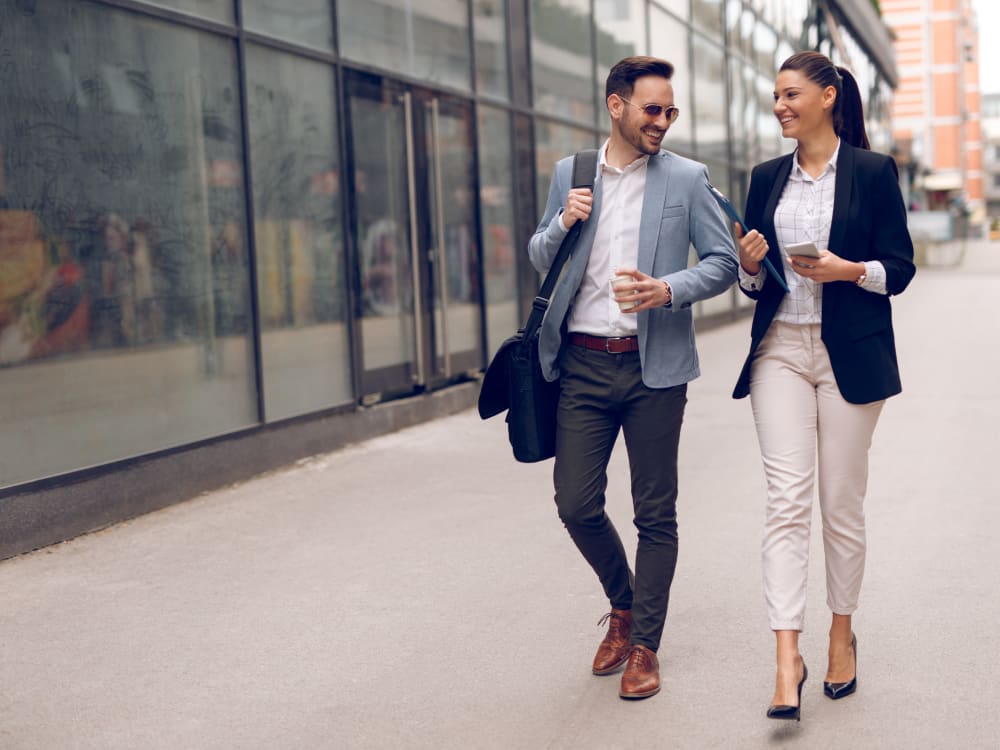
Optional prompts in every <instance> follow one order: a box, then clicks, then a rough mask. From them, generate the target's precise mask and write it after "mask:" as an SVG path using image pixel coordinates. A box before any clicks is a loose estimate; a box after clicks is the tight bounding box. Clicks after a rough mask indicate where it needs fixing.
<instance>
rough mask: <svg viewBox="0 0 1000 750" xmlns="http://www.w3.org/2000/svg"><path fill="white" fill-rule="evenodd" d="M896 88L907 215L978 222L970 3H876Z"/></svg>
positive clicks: (979, 160)
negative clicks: (954, 215)
mask: <svg viewBox="0 0 1000 750" xmlns="http://www.w3.org/2000/svg"><path fill="white" fill-rule="evenodd" d="M881 8H882V14H883V19H884V21H885V23H886V25H887V26H889V28H890V29H891V30H892V32H893V35H894V46H895V51H896V62H897V69H898V73H899V87H898V89H897V90H896V95H895V97H894V100H893V135H894V140H895V143H896V156H897V161H898V162H899V164H900V167H901V168H903V169H904V170H905V171H906V172H907V173H908V174H907V175H906V178H907V179H904V180H903V181H904V183H908V184H904V189H905V190H907V191H908V200H909V203H910V205H911V207H913V208H919V209H929V210H945V209H948V208H955V207H958V206H963V205H964V206H966V207H967V208H968V210H969V211H970V212H971V214H972V219H973V220H974V221H975V220H976V219H979V218H981V217H982V214H983V209H984V203H983V197H984V196H983V147H982V135H981V130H980V124H981V123H980V114H981V112H980V107H981V105H980V96H979V54H978V51H979V50H978V44H979V41H978V40H979V30H978V26H977V21H976V15H975V12H974V11H973V9H972V3H971V0H881Z"/></svg>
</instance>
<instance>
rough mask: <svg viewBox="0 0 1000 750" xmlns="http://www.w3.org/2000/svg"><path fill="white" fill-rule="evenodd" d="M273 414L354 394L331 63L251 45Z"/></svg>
mask: <svg viewBox="0 0 1000 750" xmlns="http://www.w3.org/2000/svg"><path fill="white" fill-rule="evenodd" d="M247 80H248V85H247V88H248V90H249V112H250V144H251V145H250V148H251V152H250V156H251V163H252V165H253V188H254V236H255V239H256V253H257V294H258V299H259V303H258V310H259V313H260V322H261V361H262V364H263V380H264V411H265V415H266V416H267V419H268V420H272V419H278V418H281V417H288V416H292V415H296V414H302V413H305V412H309V411H316V410H318V409H322V408H324V407H329V406H334V405H336V404H341V403H345V402H348V401H351V400H352V399H353V394H352V387H351V360H350V346H349V341H348V335H347V326H346V323H345V312H346V301H345V276H344V251H343V233H342V226H341V223H342V222H341V212H340V187H341V185H340V177H341V176H340V166H339V164H338V159H337V153H338V151H337V143H338V136H337V122H336V117H335V114H334V111H335V109H334V102H335V97H334V93H335V89H334V86H335V82H334V75H333V69H332V68H331V67H329V66H327V65H324V64H321V63H315V62H311V61H309V60H304V59H301V58H296V57H292V56H290V55H286V54H283V53H279V52H273V51H269V50H266V49H262V48H259V47H254V46H250V47H248V50H247Z"/></svg>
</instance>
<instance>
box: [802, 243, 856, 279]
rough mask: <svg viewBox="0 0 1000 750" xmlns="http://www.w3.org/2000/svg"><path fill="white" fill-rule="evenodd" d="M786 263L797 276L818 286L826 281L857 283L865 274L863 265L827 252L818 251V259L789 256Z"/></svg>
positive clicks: (806, 256) (804, 256) (805, 256)
mask: <svg viewBox="0 0 1000 750" xmlns="http://www.w3.org/2000/svg"><path fill="white" fill-rule="evenodd" d="M788 262H789V263H790V264H791V266H792V270H793V271H795V273H797V274H798V275H799V276H802V277H803V278H806V279H812V280H813V281H815V282H818V283H820V284H823V283H826V282H828V281H857V280H858V279H859V278H860V277H861V276H862V275H863V274H864V272H865V264H864V263H855V262H854V261H850V260H844V259H843V258H841V257H840V256H839V255H837V254H836V253H832V252H830V251H829V250H820V251H819V257H818V258H810V257H809V256H808V255H790V256H788Z"/></svg>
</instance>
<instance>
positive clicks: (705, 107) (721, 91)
mask: <svg viewBox="0 0 1000 750" xmlns="http://www.w3.org/2000/svg"><path fill="white" fill-rule="evenodd" d="M693 37H694V59H695V66H694V108H695V126H694V137H695V142H696V143H697V145H698V151H697V153H698V159H699V160H700V161H705V160H711V159H719V160H722V159H726V158H727V153H728V152H727V149H726V143H727V141H728V132H727V130H726V107H727V105H726V63H725V58H724V57H723V54H722V48H721V47H717V46H716V45H714V44H712V43H711V42H709V41H708V40H706V39H705V38H704V37H702V36H701V35H700V34H694V35H693Z"/></svg>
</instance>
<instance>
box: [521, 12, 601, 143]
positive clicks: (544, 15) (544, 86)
mask: <svg viewBox="0 0 1000 750" xmlns="http://www.w3.org/2000/svg"><path fill="white" fill-rule="evenodd" d="M590 23H591V21H590V2H589V0H532V1H531V31H532V33H531V60H532V78H533V83H534V88H535V107H536V108H537V109H539V110H541V111H543V112H550V113H552V114H555V115H560V116H562V117H570V118H572V119H574V120H576V121H578V122H581V123H585V124H587V125H591V124H593V123H594V113H595V111H596V110H595V109H594V93H593V92H594V77H593V52H592V49H591V36H592V34H591V28H590ZM601 111H602V112H603V109H602V110H601Z"/></svg>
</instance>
